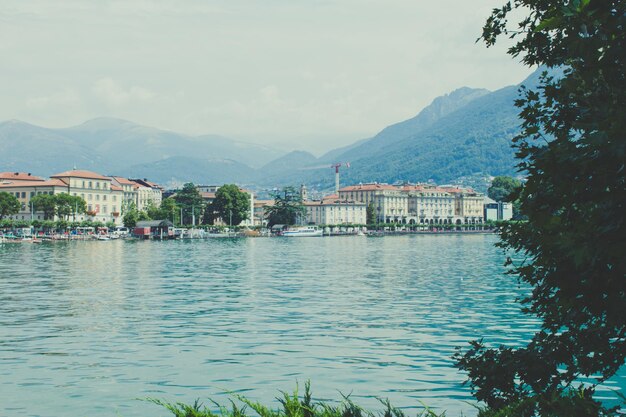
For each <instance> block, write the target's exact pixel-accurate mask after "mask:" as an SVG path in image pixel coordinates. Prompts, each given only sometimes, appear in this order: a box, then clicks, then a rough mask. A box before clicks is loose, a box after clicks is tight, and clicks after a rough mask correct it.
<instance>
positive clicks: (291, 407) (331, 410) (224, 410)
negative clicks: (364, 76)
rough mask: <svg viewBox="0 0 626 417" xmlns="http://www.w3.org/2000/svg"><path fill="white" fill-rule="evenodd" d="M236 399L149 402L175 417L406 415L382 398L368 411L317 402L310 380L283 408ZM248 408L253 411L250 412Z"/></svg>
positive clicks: (430, 416) (285, 398)
mask: <svg viewBox="0 0 626 417" xmlns="http://www.w3.org/2000/svg"><path fill="white" fill-rule="evenodd" d="M234 399H235V400H238V401H239V402H240V403H241V406H239V405H237V403H236V402H235V401H234V400H231V401H230V408H229V407H225V406H224V405H221V404H218V403H216V402H214V401H211V403H212V404H213V405H214V407H213V408H209V407H207V406H205V405H204V404H202V403H201V402H200V401H199V400H196V401H195V402H194V403H193V404H191V405H190V404H184V403H180V402H177V403H170V402H166V401H163V400H159V399H155V398H148V399H147V401H150V402H152V403H154V404H157V405H160V406H162V407H165V408H166V409H168V410H169V411H170V412H171V413H172V414H173V415H174V416H175V417H255V416H258V417H406V415H405V414H404V412H403V411H402V410H400V409H398V408H395V407H393V406H392V405H391V404H390V403H389V401H388V400H382V399H381V400H380V401H381V403H382V405H383V406H384V407H385V408H384V410H383V411H379V412H371V411H367V410H365V409H363V408H361V407H359V406H358V405H356V404H355V403H353V402H352V401H351V400H350V398H349V397H346V396H344V397H343V399H342V401H341V402H340V403H339V404H338V405H334V404H333V405H331V404H328V403H323V402H314V401H313V399H312V396H311V385H310V384H309V383H308V382H307V383H306V384H305V390H304V395H302V396H300V395H299V394H298V388H297V387H296V389H295V391H294V392H293V393H291V394H290V393H288V392H282V396H280V397H278V398H277V400H278V401H279V402H280V407H279V408H277V409H272V408H270V407H268V406H265V405H263V404H261V403H259V402H255V401H251V400H249V399H247V398H246V397H243V396H240V395H235V396H234ZM249 409H250V410H251V412H248V410H249ZM444 416H445V412H444V413H442V414H436V413H435V412H433V411H432V410H430V409H428V408H427V407H424V410H423V411H421V412H420V413H419V414H418V415H417V417H444Z"/></svg>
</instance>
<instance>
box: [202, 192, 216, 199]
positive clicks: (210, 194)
mask: <svg viewBox="0 0 626 417" xmlns="http://www.w3.org/2000/svg"><path fill="white" fill-rule="evenodd" d="M200 197H202V198H207V199H209V198H210V199H213V198H215V193H205V192H201V193H200Z"/></svg>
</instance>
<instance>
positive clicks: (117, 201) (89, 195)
mask: <svg viewBox="0 0 626 417" xmlns="http://www.w3.org/2000/svg"><path fill="white" fill-rule="evenodd" d="M0 175H1V176H2V177H3V179H1V180H0V190H2V191H7V192H10V193H13V194H14V195H15V196H16V197H17V198H18V200H19V201H20V203H21V204H22V208H21V210H20V212H19V213H18V214H17V215H14V216H11V218H13V219H16V220H44V214H43V213H42V212H36V211H35V210H34V207H32V204H30V199H31V198H33V197H34V196H36V195H39V194H50V195H55V194H61V193H67V194H70V195H73V196H79V197H81V198H82V199H83V200H85V202H86V205H87V213H85V214H80V215H77V216H76V217H75V219H73V220H76V221H83V220H91V221H99V222H103V223H107V222H110V221H112V222H114V223H116V224H120V223H121V219H120V209H121V204H122V201H123V191H122V189H121V188H120V187H118V186H116V185H114V184H112V180H111V178H109V177H105V176H103V175H100V174H97V173H95V172H91V171H84V170H71V171H65V172H61V173H58V174H54V175H52V176H51V177H50V179H49V180H44V179H43V178H39V177H34V176H31V175H30V174H26V173H10V175H7V173H2V174H0ZM7 178H8V179H7ZM51 220H56V217H55V218H54V219H51Z"/></svg>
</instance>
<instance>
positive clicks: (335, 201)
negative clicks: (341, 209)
mask: <svg viewBox="0 0 626 417" xmlns="http://www.w3.org/2000/svg"><path fill="white" fill-rule="evenodd" d="M303 204H304V205H305V206H365V205H366V204H365V203H363V202H360V201H348V200H339V198H335V199H333V200H331V199H327V198H324V200H322V201H319V200H318V201H305V202H304V203H303Z"/></svg>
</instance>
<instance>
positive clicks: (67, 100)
mask: <svg viewBox="0 0 626 417" xmlns="http://www.w3.org/2000/svg"><path fill="white" fill-rule="evenodd" d="M81 102H82V100H81V98H80V95H79V94H78V93H77V92H76V91H75V90H72V89H68V90H64V91H60V92H57V93H53V94H50V95H47V96H38V97H30V98H28V99H26V107H27V108H29V109H45V108H48V107H58V106H62V107H70V106H76V105H78V104H80V103H81Z"/></svg>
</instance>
